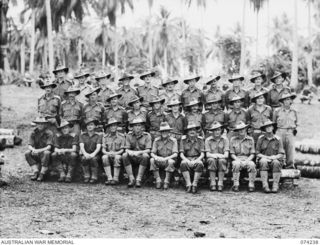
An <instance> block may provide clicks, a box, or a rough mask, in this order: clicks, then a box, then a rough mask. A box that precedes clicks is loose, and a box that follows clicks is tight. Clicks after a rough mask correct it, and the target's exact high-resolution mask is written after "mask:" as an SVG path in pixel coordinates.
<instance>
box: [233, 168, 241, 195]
mask: <svg viewBox="0 0 320 245" xmlns="http://www.w3.org/2000/svg"><path fill="white" fill-rule="evenodd" d="M232 175H233V188H232V189H233V191H235V192H238V191H239V178H240V173H232Z"/></svg>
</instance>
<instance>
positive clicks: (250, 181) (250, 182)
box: [249, 172, 256, 192]
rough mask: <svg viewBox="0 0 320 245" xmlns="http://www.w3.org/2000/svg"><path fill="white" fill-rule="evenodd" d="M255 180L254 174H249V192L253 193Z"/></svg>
mask: <svg viewBox="0 0 320 245" xmlns="http://www.w3.org/2000/svg"><path fill="white" fill-rule="evenodd" d="M255 180H256V172H250V173H249V192H253V191H254V181H255Z"/></svg>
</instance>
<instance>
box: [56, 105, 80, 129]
mask: <svg viewBox="0 0 320 245" xmlns="http://www.w3.org/2000/svg"><path fill="white" fill-rule="evenodd" d="M82 115H83V104H82V103H80V102H79V101H77V100H76V101H75V102H74V103H71V101H70V100H65V101H63V102H62V103H61V109H60V116H61V119H65V120H67V121H68V122H70V123H71V124H73V132H74V133H75V134H77V135H80V132H81V127H80V125H81V121H82Z"/></svg>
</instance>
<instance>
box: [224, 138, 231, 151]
mask: <svg viewBox="0 0 320 245" xmlns="http://www.w3.org/2000/svg"><path fill="white" fill-rule="evenodd" d="M224 151H230V144H229V140H228V138H225V139H224Z"/></svg>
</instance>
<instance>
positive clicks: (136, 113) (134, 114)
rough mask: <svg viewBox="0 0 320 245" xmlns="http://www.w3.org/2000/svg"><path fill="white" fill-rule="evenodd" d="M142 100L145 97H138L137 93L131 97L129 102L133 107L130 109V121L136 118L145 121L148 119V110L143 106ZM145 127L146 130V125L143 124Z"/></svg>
mask: <svg viewBox="0 0 320 245" xmlns="http://www.w3.org/2000/svg"><path fill="white" fill-rule="evenodd" d="M142 101H143V98H141V97H138V96H136V95H134V96H133V97H131V98H130V101H129V102H128V106H130V107H132V109H131V110H129V111H128V121H129V123H130V122H131V121H133V119H136V118H141V119H142V120H143V121H146V120H147V111H146V109H145V108H144V107H141V102H142ZM143 128H144V130H145V125H144V126H143ZM129 130H130V129H129Z"/></svg>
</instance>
